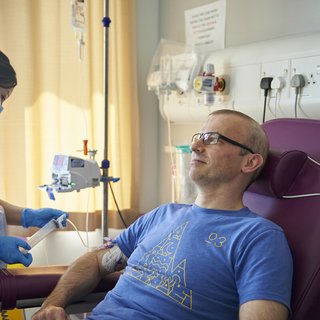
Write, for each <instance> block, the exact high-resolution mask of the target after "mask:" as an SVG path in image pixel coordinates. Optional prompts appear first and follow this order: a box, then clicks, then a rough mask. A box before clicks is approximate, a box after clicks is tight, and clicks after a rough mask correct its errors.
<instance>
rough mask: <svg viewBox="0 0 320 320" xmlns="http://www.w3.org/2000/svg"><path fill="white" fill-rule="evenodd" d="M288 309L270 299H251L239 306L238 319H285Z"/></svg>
mask: <svg viewBox="0 0 320 320" xmlns="http://www.w3.org/2000/svg"><path fill="white" fill-rule="evenodd" d="M288 315H289V312H288V309H287V308H286V306H284V305H283V304H281V303H279V302H276V301H271V300H252V301H248V302H246V303H244V304H242V305H241V306H240V316H239V320H256V319H259V320H287V319H288Z"/></svg>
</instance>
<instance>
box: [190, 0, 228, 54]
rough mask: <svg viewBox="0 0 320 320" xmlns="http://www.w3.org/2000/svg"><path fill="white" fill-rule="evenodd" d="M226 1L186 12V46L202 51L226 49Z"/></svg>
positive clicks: (220, 0) (221, 0) (222, 0)
mask: <svg viewBox="0 0 320 320" xmlns="http://www.w3.org/2000/svg"><path fill="white" fill-rule="evenodd" d="M225 20H226V0H219V1H216V2H213V3H211V4H208V5H205V6H201V7H197V8H194V9H190V10H186V11H185V30H186V44H187V45H189V46H192V47H194V48H196V49H198V50H200V51H207V50H217V49H224V47H225V25H226V23H225Z"/></svg>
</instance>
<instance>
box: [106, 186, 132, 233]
mask: <svg viewBox="0 0 320 320" xmlns="http://www.w3.org/2000/svg"><path fill="white" fill-rule="evenodd" d="M109 187H110V191H111V194H112V198H113V200H114V203H115V205H116V207H117V211H118V214H119V217H120V219H121V221H122V223H123V225H124V227H125V228H128V226H127V224H126V222H125V221H124V219H123V216H122V213H121V211H120V209H119V206H118V202H117V200H116V197H115V195H114V192H113V188H112V186H111V182H110V181H109Z"/></svg>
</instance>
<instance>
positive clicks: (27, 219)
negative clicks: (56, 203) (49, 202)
mask: <svg viewBox="0 0 320 320" xmlns="http://www.w3.org/2000/svg"><path fill="white" fill-rule="evenodd" d="M63 214H65V215H66V218H65V219H63V221H62V225H63V226H66V223H67V221H66V220H67V218H68V217H69V214H68V213H67V212H64V211H61V210H57V209H51V208H42V209H37V210H34V209H30V208H25V209H23V211H22V225H23V226H24V227H25V228H28V227H38V228H41V227H43V226H44V225H45V224H46V223H47V222H49V221H50V220H51V219H57V218H59V217H60V216H61V215H63Z"/></svg>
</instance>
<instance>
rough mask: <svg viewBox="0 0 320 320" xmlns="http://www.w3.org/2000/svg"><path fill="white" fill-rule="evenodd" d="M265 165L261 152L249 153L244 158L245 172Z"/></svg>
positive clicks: (243, 169)
mask: <svg viewBox="0 0 320 320" xmlns="http://www.w3.org/2000/svg"><path fill="white" fill-rule="evenodd" d="M262 165H263V158H262V156H261V154H259V153H255V154H249V155H248V156H247V157H245V159H244V164H243V166H242V172H243V173H251V172H254V171H256V170H258V169H259V168H260V167H261V166H262Z"/></svg>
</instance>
